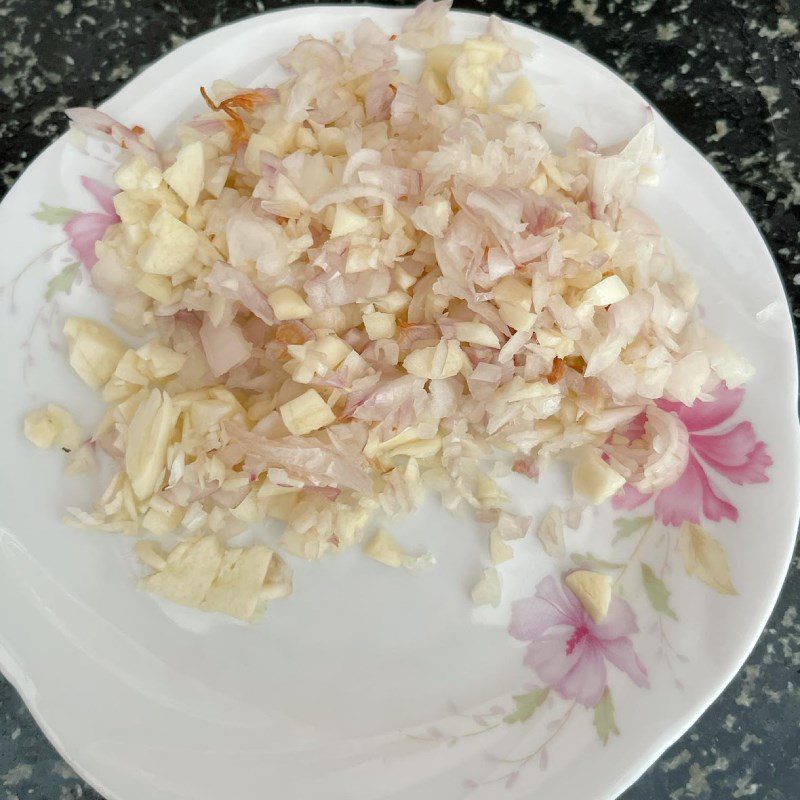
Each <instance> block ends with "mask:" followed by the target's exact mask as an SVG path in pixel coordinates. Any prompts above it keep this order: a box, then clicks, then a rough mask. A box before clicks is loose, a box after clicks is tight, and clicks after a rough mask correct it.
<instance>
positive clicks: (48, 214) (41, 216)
mask: <svg viewBox="0 0 800 800" xmlns="http://www.w3.org/2000/svg"><path fill="white" fill-rule="evenodd" d="M76 214H78V212H77V211H75V210H74V209H72V208H65V207H64V206H49V205H47V203H42V207H41V208H40V209H39V210H38V211H37V212H36V213H35V214H34V215H33V216H34V217H36V219H38V220H39V221H40V222H46V223H47V224H48V225H63V224H64V223H65V222H69V221H70V220H71V219H72V218H73V217H74V216H76Z"/></svg>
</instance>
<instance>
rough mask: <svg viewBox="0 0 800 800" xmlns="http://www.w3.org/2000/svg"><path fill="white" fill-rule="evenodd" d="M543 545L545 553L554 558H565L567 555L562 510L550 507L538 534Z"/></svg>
mask: <svg viewBox="0 0 800 800" xmlns="http://www.w3.org/2000/svg"><path fill="white" fill-rule="evenodd" d="M536 533H537V536H538V537H539V541H540V542H541V543H542V547H543V548H544V551H545V553H547V555H549V556H552V557H553V558H563V557H564V555H565V554H566V548H565V547H564V521H563V517H562V514H561V509H560V508H559V507H558V506H550V508H549V509H548V511H547V514H545V516H544V518H543V519H542V521H541V522H540V523H539V529H538V531H537V532H536Z"/></svg>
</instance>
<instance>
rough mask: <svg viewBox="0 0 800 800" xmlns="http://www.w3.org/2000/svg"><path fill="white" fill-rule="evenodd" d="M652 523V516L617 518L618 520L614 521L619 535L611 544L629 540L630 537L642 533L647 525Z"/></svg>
mask: <svg viewBox="0 0 800 800" xmlns="http://www.w3.org/2000/svg"><path fill="white" fill-rule="evenodd" d="M652 521H653V517H652V516H649V517H617V519H615V520H614V527H615V528H616V529H617V535H616V536H615V537H614V541H613V542H611V544H616V543H617V542H621V541H622V540H623V539H627V538H628V537H629V536H633V534H634V533H636V532H637V531H640V530H641V529H642V528H644V526H645V525H650V523H652Z"/></svg>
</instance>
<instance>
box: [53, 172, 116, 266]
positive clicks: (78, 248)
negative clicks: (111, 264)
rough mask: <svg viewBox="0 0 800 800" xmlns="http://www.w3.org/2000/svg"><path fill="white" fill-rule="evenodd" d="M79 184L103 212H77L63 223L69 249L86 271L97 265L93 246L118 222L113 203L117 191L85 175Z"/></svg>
mask: <svg viewBox="0 0 800 800" xmlns="http://www.w3.org/2000/svg"><path fill="white" fill-rule="evenodd" d="M81 183H82V184H83V186H84V187H85V188H86V189H87V190H88V191H89V192H90V193H91V194H92V196H93V197H94V199H95V200H97V203H98V205H99V206H100V208H102V209H103V212H102V213H100V212H93V211H80V212H78V213H77V214H76V215H75V216H74V217H72V219H70V220H69V221H68V222H66V223H64V232H65V233H66V234H67V238H68V239H69V244H70V247H71V248H72V249H73V251H74V252H75V255H76V256H77V257H78V258H79V259H80V261H81V263H83V265H84V266H85V267H86V269H91V268H92V267H93V266H94V265H95V264H96V263H97V256H96V255H95V252H94V246H95V244H96V243H97V242H98V241H99V240H100V239H102V238H103V234H104V233H105V232H106V229H107V228H108V227H109V225H114V224H115V223H117V222H119V217H118V216H117V212H116V210H115V209H114V202H113V198H114V195H115V194H116V193H117V190H116V189H115V188H113V187H110V186H106V185H105V184H102V183H100V182H99V181H96V180H94V178H88V177H87V176H86V175H83V176H82V177H81Z"/></svg>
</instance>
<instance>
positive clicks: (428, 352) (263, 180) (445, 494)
mask: <svg viewBox="0 0 800 800" xmlns="http://www.w3.org/2000/svg"><path fill="white" fill-rule="evenodd" d="M448 8H449V3H447V2H441V3H426V4H425V6H424V10H421V11H418V12H415V14H414V15H412V16H411V17H410V18H409V20H408V22H407V24H406V25H405V26H404V30H403V32H402V34H401V35H400V37H399V38H400V41H402V43H403V44H404V45H405V46H408V47H413V48H415V49H417V50H419V51H420V61H421V64H420V66H421V70H420V72H419V78H418V79H413V80H408V79H407V78H405V77H404V76H403V75H401V71H400V70H399V68H398V61H397V53H396V51H395V44H394V41H393V40H392V39H391V38H390V37H389V36H388V35H387V34H386V33H385V32H383V31H381V30H380V29H379V28H378V27H377V26H376V25H375V24H374V23H373V22H372V21H370V20H369V19H365V20H364V21H363V22H361V24H360V25H359V26H358V27H357V28H356V30H355V31H354V33H353V39H354V41H355V43H356V45H357V46H355V47H353V46H351V45H350V44H349V41H348V39H347V37H345V36H342V37H339V38H337V39H336V41H335V42H327V41H322V40H319V39H315V38H313V37H308V38H304V39H302V40H300V41H299V42H298V43H297V44H296V45H295V46H294V47H293V48H292V49H291V50H289V51H288V52H287V53H286V54H285V56H284V57H283V58H282V59H280V63H281V65H282V66H283V67H284V68H285V69H286V73H287V79H286V80H285V81H284V82H283V83H281V84H280V85H279V86H277V87H250V88H241V87H237V86H234V85H232V84H230V83H228V82H226V81H216V82H215V83H214V84H213V85H212V86H211V87H210V88H209V89H208V90H206V88H205V87H202V88H201V89H200V92H201V95H202V97H203V99H204V100H205V102H206V103H207V105H208V111H207V112H206V113H204V114H202V115H200V116H198V117H196V118H195V119H193V120H191V121H189V122H188V123H186V124H183V125H180V126H179V127H178V128H177V130H176V139H175V146H174V148H173V149H170V150H164V151H159V150H157V148H156V147H155V144H154V141H153V139H152V137H150V136H149V135H148V134H147V133H146V132H143V131H142V130H141V129H140V128H127V127H125V126H123V125H120V124H119V123H117V122H116V121H114V120H113V119H111V118H110V117H108V116H107V115H105V114H104V113H102V112H99V111H96V110H93V109H86V108H84V109H72V110H71V111H70V112H69V114H70V117H71V119H72V123H73V128H75V129H78V130H80V131H82V132H83V133H85V134H87V135H89V136H94V137H98V138H100V139H103V140H105V141H112V142H115V143H117V144H123V147H122V148H121V149H120V152H119V159H120V165H119V167H118V169H117V170H116V173H115V175H114V180H115V182H116V185H117V187H118V189H119V192H118V193H117V194H116V195H115V196H114V206H115V209H116V211H117V214H118V215H119V218H120V222H119V223H118V224H116V225H112V226H111V227H110V228H109V229H108V230H107V231H106V233H105V235H104V237H103V239H102V240H101V241H100V242H98V243H97V245H96V253H97V257H98V261H97V264H96V265H95V266H94V268H93V270H92V283H93V285H94V287H95V288H97V289H98V290H99V291H100V292H102V293H104V294H105V295H106V296H108V298H109V299H110V302H111V305H112V312H113V319H114V321H115V324H117V325H119V326H120V327H121V328H122V329H123V330H124V331H125V332H126V333H128V334H130V335H137V336H138V335H143V336H146V337H147V341H146V342H145V343H144V344H143V345H141V346H138V347H135V348H133V347H128V346H127V345H125V344H124V343H123V342H122V341H121V339H120V338H119V337H118V336H117V335H116V334H115V333H112V332H111V331H110V330H109V329H108V328H106V327H104V326H103V325H100V324H99V323H96V322H93V321H91V320H87V319H83V318H78V317H74V318H70V319H68V320H67V321H66V324H65V326H64V333H65V335H66V337H67V341H68V345H69V360H70V364H71V365H72V367H73V368H74V370H75V372H76V373H77V374H78V375H79V376H80V377H81V378H82V379H83V381H84V382H85V383H86V384H88V385H89V386H90V387H92V388H94V389H97V390H98V391H100V392H101V393H102V397H103V400H104V401H105V402H106V403H107V404H108V408H107V411H106V413H105V414H104V416H103V418H102V419H101V421H100V422H99V424H98V426H97V428H96V430H95V432H94V435H93V437H92V438H91V440H90V441H91V442H92V445H93V446H96V447H97V448H100V449H101V450H103V451H104V452H105V453H107V454H108V455H110V456H111V457H112V458H113V459H114V460H115V462H116V463H117V465H118V473H117V474H116V475H115V476H114V478H113V479H112V481H111V483H110V484H109V486H108V487H107V489H106V490H105V492H104V493H103V495H102V497H101V498H100V499H99V500H98V502H97V503H96V505H95V507H94V508H93V510H92V511H91V512H87V511H84V510H81V509H73V508H71V509H69V510H68V514H69V518H70V519H71V521H72V522H73V523H76V524H79V525H82V526H86V527H90V528H94V529H98V530H107V531H121V532H124V533H126V534H129V535H134V536H142V535H148V534H152V535H155V536H163V535H167V534H175V535H177V536H178V537H180V536H188V537H190V538H187V539H185V540H184V541H182V542H180V543H179V544H178V545H177V546H176V548H175V549H174V550H173V551H172V552H171V553H170V554H169V556H167V557H166V559H165V564H164V566H163V568H162V569H159V570H157V571H156V573H154V574H153V576H151V578H148V579H146V580H145V585H147V586H148V587H149V588H151V589H153V590H154V591H157V592H160V593H161V594H163V595H165V596H168V597H172V598H173V599H176V600H177V601H178V602H184V603H188V604H190V605H193V606H196V607H202V608H214V609H217V610H224V611H227V612H228V613H231V614H233V615H234V616H239V617H243V618H251V617H252V616H253V613H254V609H255V607H256V605H257V601H256V599H254V598H256V597H257V596H267V595H269V596H274V597H277V596H281V595H282V594H285V593H286V591H287V588H286V587H287V585H288V583H287V580H286V578H285V575H283V573H282V572H281V573H280V575H278V577H276V578H275V581H274V582H273V583H270V580H271V579H270V577H269V576H270V575H271V574H272V573H273V572H274V571H275V570H278V571H280V570H281V569H282V567H278V566H275V565H277V564H280V563H281V562H278V561H277V557H271V558H269V557H268V556H267V551H265V550H263V549H262V550H258V549H256V550H252V551H239V550H231V551H225V550H224V548H223V543H224V542H227V541H228V540H229V539H230V538H231V537H234V536H236V535H237V534H238V533H240V532H241V531H243V530H244V529H245V528H246V527H247V526H249V525H258V524H260V523H263V522H264V521H266V520H267V519H274V520H278V521H280V522H281V523H282V524H283V525H284V531H283V535H282V537H281V539H280V542H279V544H278V546H279V547H280V548H281V549H282V550H283V551H285V552H286V553H288V554H290V555H293V556H296V557H300V558H305V559H312V560H313V559H318V558H321V557H322V556H324V555H326V554H330V553H337V552H340V551H341V550H343V549H345V548H348V547H351V546H352V545H354V544H356V543H359V542H361V541H362V539H363V537H364V531H365V529H366V527H367V526H368V525H369V524H370V522H372V521H373V518H375V517H376V516H379V515H380V516H382V517H386V518H389V519H391V518H394V517H397V516H399V515H403V514H409V513H411V512H413V511H414V510H415V509H416V508H418V507H419V505H420V504H421V502H422V499H423V497H424V495H425V492H426V491H427V490H434V491H436V492H438V494H439V495H440V496H441V499H442V502H443V504H444V506H445V507H446V508H448V509H450V510H453V511H460V510H464V509H471V510H472V511H473V512H474V513H475V515H476V516H478V517H479V518H480V519H481V520H482V521H489V522H490V523H492V529H491V532H490V545H489V546H490V555H491V558H492V562H493V563H494V564H499V563H501V562H503V561H505V560H507V559H508V558H509V557H510V555H511V554H512V553H513V551H511V549H510V548H509V546H508V545H507V544H506V541H507V540H511V539H518V538H521V537H523V536H524V535H525V534H526V532H527V531H528V530H529V528H530V526H531V520H530V519H529V518H527V517H520V516H518V515H514V514H512V513H510V512H509V511H508V510H507V508H508V502H509V497H508V496H507V494H506V493H505V492H504V491H503V490H502V488H501V487H500V486H499V485H498V484H497V481H496V480H495V478H497V477H500V475H501V474H502V472H503V470H502V469H501V468H500V467H501V466H506V467H507V466H509V465H510V464H512V463H513V464H515V469H516V470H517V471H522V472H523V473H524V474H527V475H528V476H529V477H532V476H536V475H538V472H539V470H540V469H543V468H544V466H545V465H546V464H547V463H549V462H550V461H552V460H553V459H556V458H559V457H565V458H575V457H577V463H575V464H574V468H573V473H572V479H573V487H574V493H575V495H576V497H577V498H578V499H579V500H580V502H589V503H595V504H596V503H601V502H604V501H605V500H607V499H608V498H610V497H611V496H612V495H613V494H614V493H616V492H617V491H619V490H620V489H621V488H622V487H623V486H624V485H625V484H626V483H628V484H631V485H632V486H634V487H636V488H638V489H640V490H641V491H653V489H654V488H663V487H665V486H668V485H670V483H672V482H674V481H675V480H676V479H677V477H678V476H679V475H680V474H681V472H682V468H683V466H685V463H686V459H688V457H689V449H688V437H687V436H686V435H684V434H685V430H684V431H683V433H682V432H681V430H680V426H679V425H674V424H670V419H672V418H673V417H674V415H672V414H667V413H664V412H661V410H660V409H659V407H658V406H657V405H656V404H655V401H656V400H659V399H661V398H664V399H665V400H667V401H677V402H683V403H686V404H691V403H692V402H693V401H694V400H695V399H696V398H698V397H703V396H705V395H706V394H707V393H708V392H710V391H713V390H714V388H715V386H716V385H717V384H718V383H719V382H720V381H723V380H724V381H726V382H727V383H728V385H729V386H731V387H733V386H737V385H739V384H741V383H742V382H743V381H744V380H746V379H747V378H748V377H749V375H750V374H751V372H752V370H751V368H750V367H749V365H747V364H746V363H745V362H744V361H743V360H742V359H740V358H738V357H737V356H736V355H735V354H734V353H732V352H731V351H730V350H729V349H728V348H726V347H725V346H724V345H723V344H722V343H720V342H719V341H718V340H716V339H715V338H714V337H713V336H710V335H709V334H707V332H706V331H705V330H704V328H703V327H702V326H701V325H700V323H699V321H698V318H697V313H696V311H695V303H696V299H697V289H696V287H695V286H694V285H693V283H692V281H691V280H690V279H689V278H687V277H686V276H685V275H684V274H683V273H682V272H681V270H680V268H679V267H678V265H676V264H675V263H674V261H673V259H672V256H671V253H670V249H669V247H668V246H667V245H666V243H665V242H664V241H663V240H662V237H661V236H660V234H659V231H658V228H657V226H656V225H655V223H654V222H653V221H652V220H651V219H649V218H648V217H647V216H646V215H644V214H642V213H641V212H639V211H637V210H636V209H635V208H634V207H633V206H632V205H631V201H632V200H633V197H634V194H635V191H636V187H637V182H638V181H639V180H641V179H643V180H648V181H649V180H650V175H649V173H647V172H646V170H647V169H648V164H649V162H650V161H651V159H652V157H653V155H654V153H655V123H654V121H653V120H652V118H648V117H647V115H645V114H643V120H642V122H643V126H642V128H641V129H640V130H639V132H638V133H636V134H635V135H634V136H633V138H632V139H631V140H630V141H629V142H628V143H626V144H620V145H616V146H611V147H604V148H601V147H600V146H599V145H598V143H597V142H595V141H594V140H593V139H592V138H591V137H590V136H589V135H588V134H587V133H585V132H584V131H582V130H575V131H574V132H573V133H572V135H571V136H570V137H569V139H568V141H567V143H566V146H565V148H564V151H563V154H560V155H559V154H556V153H555V152H553V150H552V149H551V147H550V145H549V143H548V141H547V138H546V136H545V133H544V132H543V129H542V121H541V108H540V107H539V104H538V102H537V99H536V94H535V92H534V90H533V88H532V87H531V86H530V85H529V83H528V82H527V80H526V79H525V78H524V77H522V76H514V75H513V73H514V72H517V71H518V70H519V69H520V68H521V66H522V58H523V57H524V56H525V55H526V54H527V51H526V50H525V48H524V47H522V46H520V45H519V43H516V42H515V41H514V40H513V38H512V37H511V36H510V35H509V34H508V32H507V31H505V30H504V28H503V26H502V24H501V23H500V22H499V21H498V20H497V19H496V18H491V19H490V20H489V22H488V24H487V28H486V30H485V31H484V33H483V34H482V35H479V36H475V37H473V38H471V39H468V40H466V41H464V42H450V41H449V40H448V26H447V16H446V14H447V10H448ZM505 77H507V78H508V80H505ZM503 84H505V86H504V85H503ZM49 408H52V407H49ZM49 413H50V417H47V416H46V415H45V417H37V418H34V419H32V420H31V421H30V422H28V423H26V432H30V433H31V438H33V439H34V441H35V442H36V443H37V444H40V445H41V444H42V443H45V444H48V445H49V444H51V443H56V442H60V441H63V440H64V439H63V437H64V436H66V435H67V434H66V433H64V432H63V430H62V428H63V426H62V427H59V425H60V424H61V423H58V422H57V421H54V417H53V415H54V413H55V412H49ZM667 418H669V419H667ZM634 421H635V422H636V424H635V425H633V423H634ZM640 422H641V425H640V424H639V423H640ZM632 427H633V428H635V429H636V433H635V434H633V433H631V428H632ZM640 428H641V431H640V430H639V429H640ZM59 437H60V438H59ZM69 441H70V443H71V444H73V445H76V444H77V443H78V440H77V439H74V438H71V439H70V440H69ZM82 459H83V460H88V457H87V456H82ZM506 461H508V465H506V463H505V462H506ZM75 463H76V464H78V459H77V457H76V462H75ZM78 468H79V467H78V466H76V467H75V469H76V470H77V469H78ZM576 508H577V506H576ZM553 514H554V512H553ZM576 520H577V512H576V513H575V514H568V516H567V518H566V522H567V524H568V525H571V524H573V522H576ZM560 528H561V523H560V521H559V520H558V519H556V517H555V516H552V515H550V516H548V518H546V520H545V522H543V523H542V526H540V529H539V535H540V539H542V541H543V544H544V545H545V547H547V548H548V552H551V554H557V555H560V554H561V553H562V551H563V537H562V535H561V534H560ZM388 542H390V539H389V534H388V533H385V532H383V533H381V534H379V536H378V537H377V538H376V539H375V540H373V541H372V542H370V543H369V544H368V545H367V547H366V548H365V549H366V551H367V552H368V553H370V551H372V552H371V554H372V555H373V557H378V558H379V560H381V559H383V561H384V563H387V562H391V563H396V564H397V565H404V566H409V567H410V566H412V562H411V561H409V560H408V559H410V558H411V557H408V556H404V555H402V554H401V553H400V552H399V551H398V550H397V549H396V548H393V547H392V546H391V544H390V543H388ZM376 554H377V556H376ZM429 561H430V559H428V558H427V557H421V559H418V560H416V561H414V562H413V565H416V566H420V565H422V564H423V563H428V562H429ZM148 563H151V565H152V559H151V562H148ZM158 563H160V562H158ZM276 574H277V573H276ZM265 575H266V576H267V578H266V579H267V584H266V585H265V584H264V580H265V578H264V576H265ZM572 580H573V583H574V582H575V581H577V580H578V579H577V578H573V579H572ZM577 585H578V584H576V586H577ZM244 586H246V590H245V589H243V588H241V587H244ZM473 596H474V598H475V599H476V602H481V603H491V604H497V603H498V602H499V599H500V578H499V575H498V574H497V572H496V570H494V569H490V570H488V571H487V572H486V573H485V574H484V576H483V578H482V579H481V580H480V581H479V583H478V585H477V586H476V587H475V589H474V590H473Z"/></svg>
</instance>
